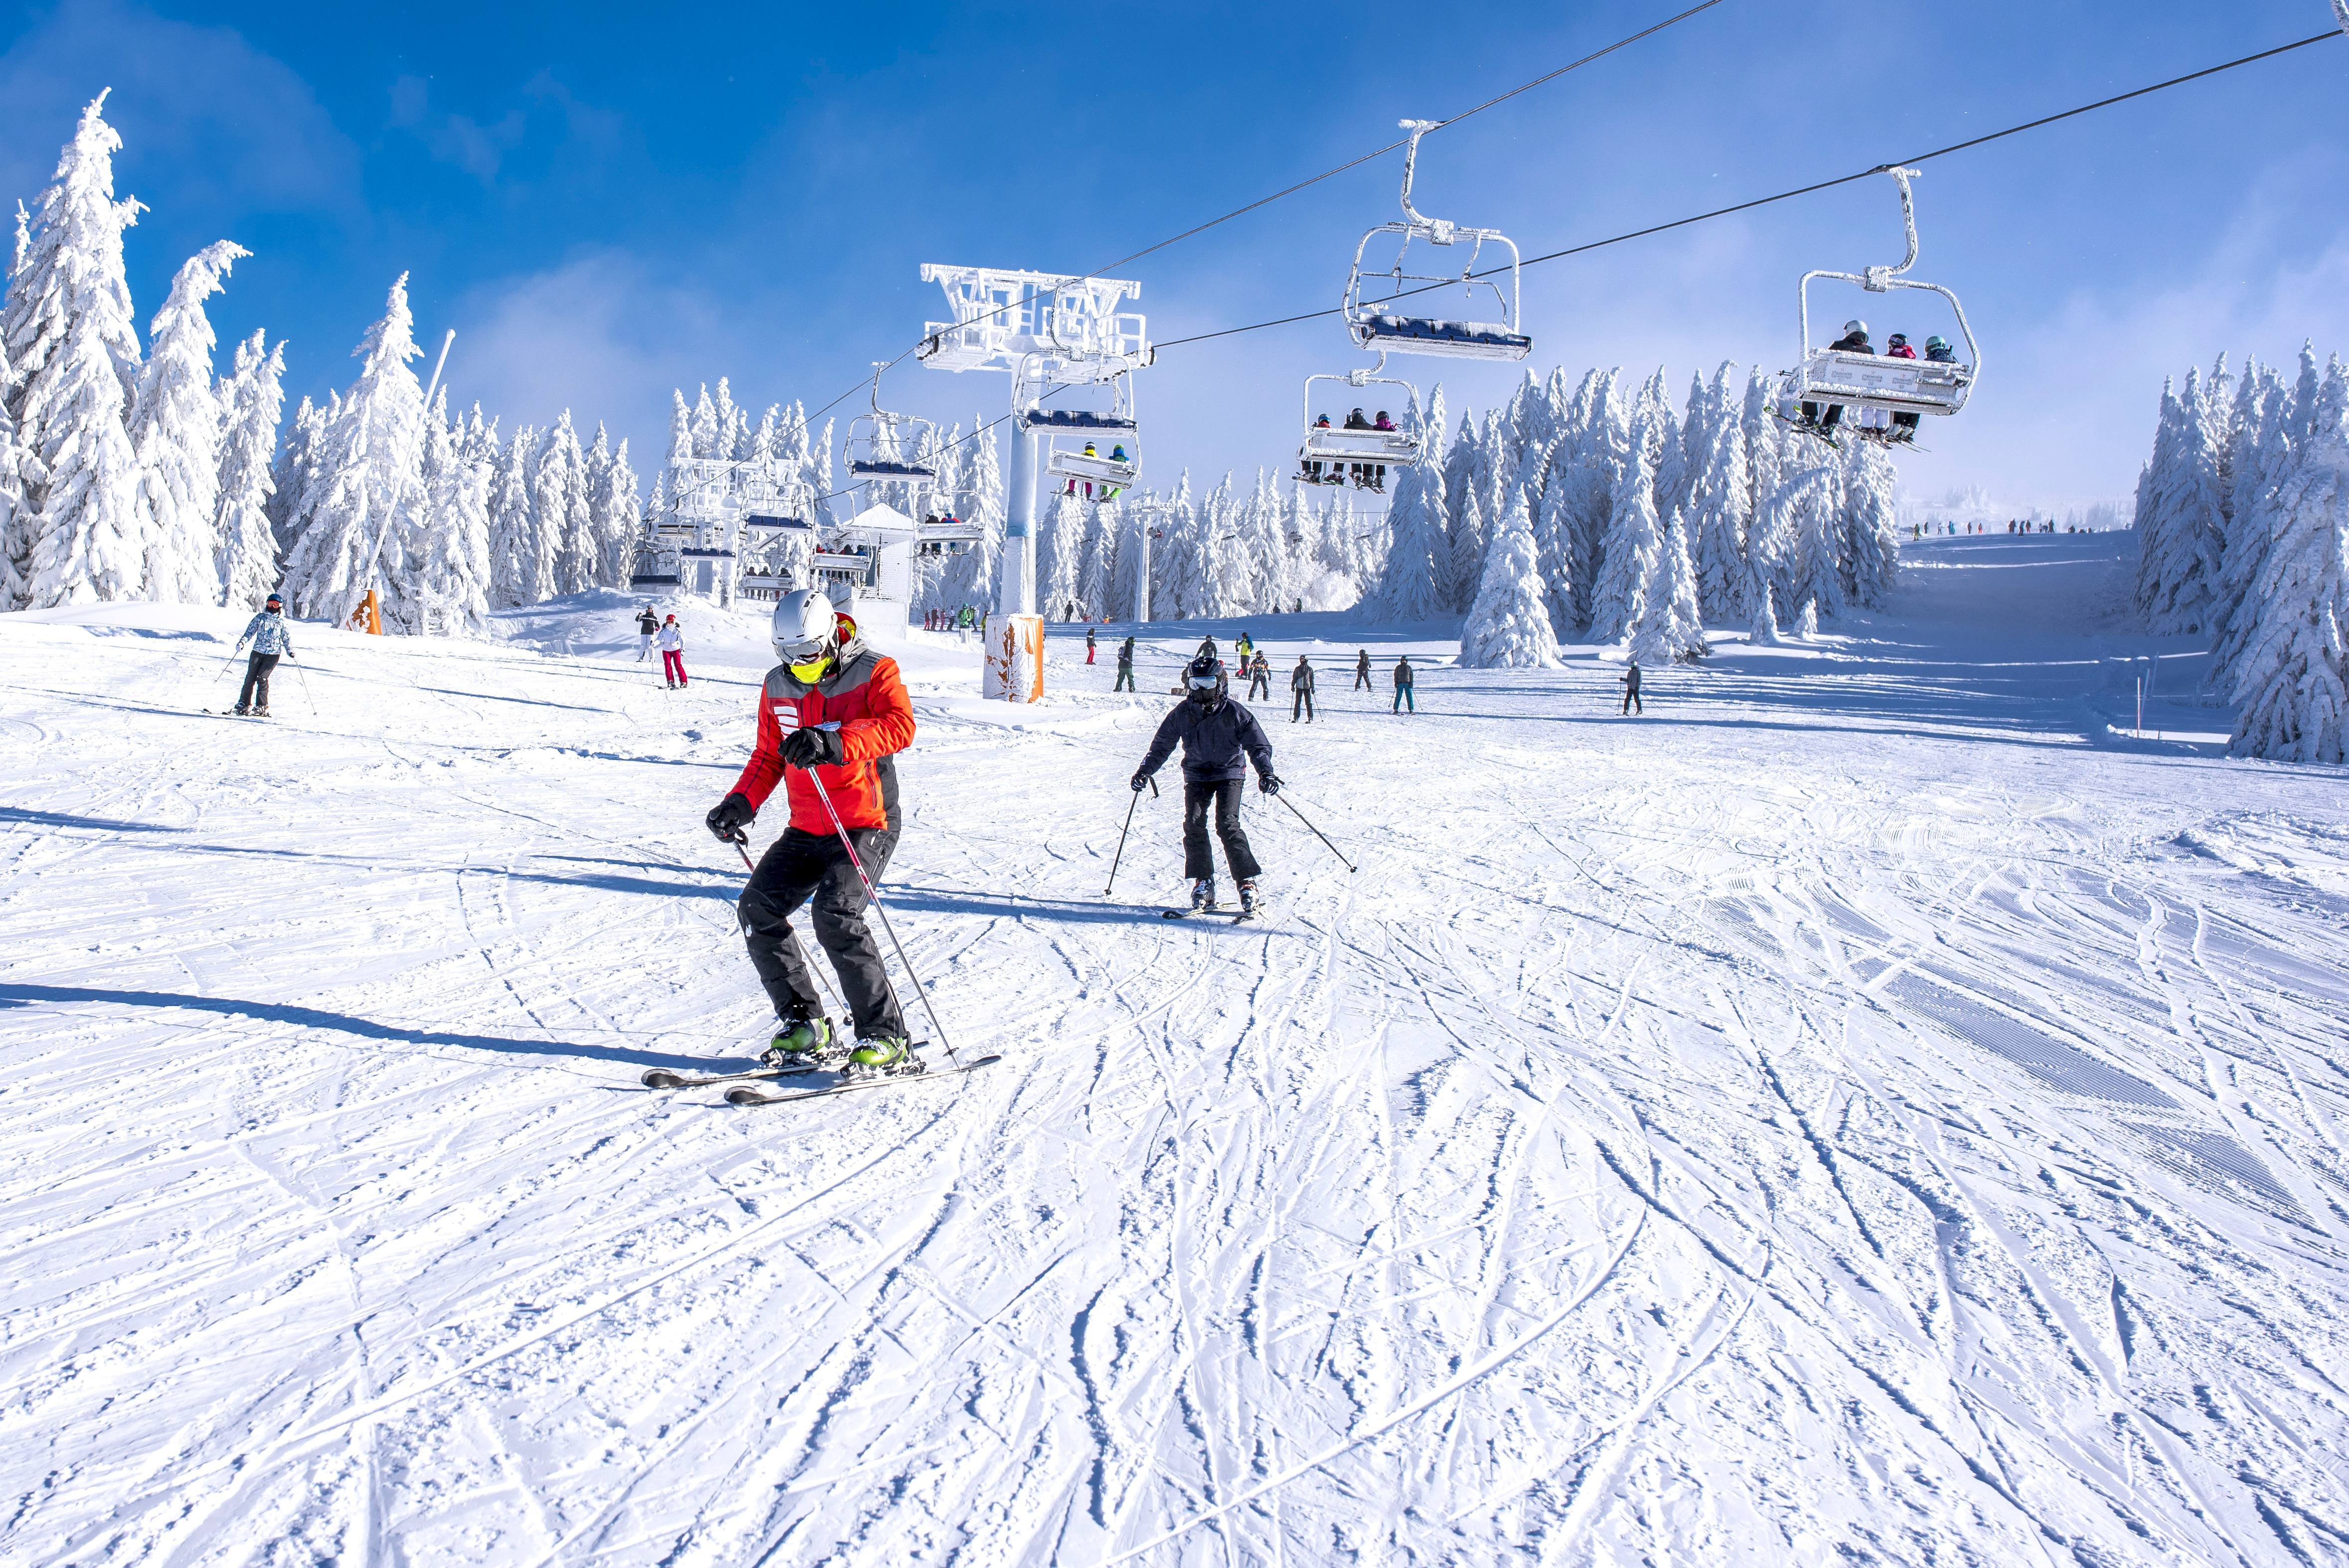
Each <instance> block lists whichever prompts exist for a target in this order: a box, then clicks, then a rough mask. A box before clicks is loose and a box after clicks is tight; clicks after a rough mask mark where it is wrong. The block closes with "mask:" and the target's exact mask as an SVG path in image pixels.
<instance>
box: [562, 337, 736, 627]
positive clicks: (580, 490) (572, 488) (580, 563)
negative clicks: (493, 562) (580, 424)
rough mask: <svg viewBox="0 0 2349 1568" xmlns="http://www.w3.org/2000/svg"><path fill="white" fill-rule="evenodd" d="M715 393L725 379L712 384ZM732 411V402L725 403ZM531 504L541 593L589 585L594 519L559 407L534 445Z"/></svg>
mask: <svg viewBox="0 0 2349 1568" xmlns="http://www.w3.org/2000/svg"><path fill="white" fill-rule="evenodd" d="M718 387H719V392H721V393H723V392H724V391H725V389H726V383H725V382H724V381H723V380H720V381H719V384H718ZM728 411H729V412H731V411H732V405H731V404H729V405H728ZM531 504H532V508H533V510H534V511H536V512H537V514H538V528H539V539H538V552H539V560H540V562H542V571H543V573H546V575H545V576H544V577H543V579H542V583H543V587H544V589H545V591H544V592H542V593H540V594H539V597H540V598H542V599H546V598H552V597H554V595H555V594H557V593H582V592H584V591H585V590H586V589H588V588H591V587H593V586H595V563H596V561H597V559H598V557H599V555H600V553H601V552H599V551H598V549H597V547H596V539H595V516H594V514H593V513H592V512H590V511H588V508H587V455H586V454H585V452H583V451H581V450H580V449H579V432H578V430H577V429H576V428H574V426H573V425H572V423H571V410H570V409H568V408H565V409H564V410H563V414H562V416H561V418H557V419H556V420H555V421H554V429H552V430H550V431H548V432H547V437H546V440H545V442H544V444H543V445H542V446H541V447H540V449H539V454H538V469H537V472H536V473H534V474H533V476H532V479H531Z"/></svg>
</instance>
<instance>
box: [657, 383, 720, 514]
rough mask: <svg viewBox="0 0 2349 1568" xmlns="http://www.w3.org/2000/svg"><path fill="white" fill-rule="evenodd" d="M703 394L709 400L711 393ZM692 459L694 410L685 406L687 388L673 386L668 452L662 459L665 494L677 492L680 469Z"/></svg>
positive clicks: (670, 392)
mask: <svg viewBox="0 0 2349 1568" xmlns="http://www.w3.org/2000/svg"><path fill="white" fill-rule="evenodd" d="M702 396H703V397H704V399H705V400H707V398H708V397H709V394H708V393H707V392H706V391H705V392H704V393H703V395H702ZM691 461H693V411H692V410H691V409H690V408H688V407H686V406H685V389H684V388H683V387H671V388H670V389H669V409H668V453H667V456H666V457H665V458H664V459H662V462H661V471H660V484H661V493H662V494H663V495H675V494H676V493H677V486H678V470H679V469H682V468H684V467H685V465H686V464H688V463H689V462H691Z"/></svg>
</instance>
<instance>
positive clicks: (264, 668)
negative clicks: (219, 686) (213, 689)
mask: <svg viewBox="0 0 2349 1568" xmlns="http://www.w3.org/2000/svg"><path fill="white" fill-rule="evenodd" d="M276 667H277V655H275V654H264V653H262V652H261V651H260V650H258V649H255V650H254V655H253V657H252V658H251V659H250V660H249V661H247V663H246V664H245V666H244V689H243V691H241V692H238V693H237V694H236V706H237V707H245V708H251V707H268V706H269V672H270V671H272V670H274V669H275V668H276ZM256 695H257V696H259V698H260V700H259V701H255V700H254V697H255V696H256ZM212 700H213V701H215V702H217V701H219V700H220V699H219V698H218V697H214V698H213V699H212Z"/></svg>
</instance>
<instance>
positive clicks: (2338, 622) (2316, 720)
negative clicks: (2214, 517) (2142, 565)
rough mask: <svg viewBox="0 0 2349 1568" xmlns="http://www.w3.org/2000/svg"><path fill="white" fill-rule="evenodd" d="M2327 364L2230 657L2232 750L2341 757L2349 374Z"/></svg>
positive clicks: (2344, 736) (2346, 675)
mask: <svg viewBox="0 0 2349 1568" xmlns="http://www.w3.org/2000/svg"><path fill="white" fill-rule="evenodd" d="M2333 369H2334V372H2335V374H2334V375H2333V377H2328V378H2327V384H2328V389H2329V390H2331V391H2332V392H2333V396H2331V397H2324V396H2320V397H2318V398H2317V399H2316V402H2317V407H2316V408H2314V409H2313V410H2312V418H2311V420H2310V426H2311V428H2310V431H2309V434H2308V435H2307V436H2306V438H2304V439H2303V440H2302V441H2301V442H2300V443H2299V446H2298V449H2297V450H2296V451H2295V452H2294V453H2293V455H2292V458H2291V459H2289V461H2288V462H2287V463H2286V465H2285V467H2284V469H2283V472H2282V475H2281V477H2280V478H2279V480H2278V481H2277V483H2276V486H2275V489H2274V491H2273V494H2272V497H2271V501H2270V503H2269V504H2270V506H2271V509H2272V512H2273V516H2274V527H2275V533H2274V538H2273V541H2272V542H2271V544H2270V546H2269V549H2268V552H2267V561H2266V563H2265V564H2264V566H2263V567H2262V568H2261V573H2260V579H2259V582H2258V583H2256V584H2254V586H2253V588H2252V596H2253V598H2254V599H2255V601H2256V603H2258V604H2259V607H2260V617H2259V623H2258V626H2257V628H2256V629H2255V630H2254V631H2253V632H2252V634H2251V638H2250V641H2249V644H2248V645H2247V646H2246V647H2245V649H2244V650H2243V654H2242V657H2241V658H2240V661H2239V663H2238V665H2237V670H2238V674H2237V676H2236V683H2235V695H2236V698H2237V700H2238V701H2240V703H2241V705H2242V707H2241V712H2240V715H2239V716H2238V717H2237V718H2236V721H2235V739H2234V745H2233V748H2232V749H2233V751H2234V754H2235V755H2236V756H2238V757H2266V758H2273V759H2275V760H2278V761H2288V762H2331V763H2338V762H2342V761H2344V760H2349V755H2344V748H2349V648H2345V647H2344V636H2349V380H2344V378H2343V377H2341V376H2340V374H2339V371H2340V362H2339V361H2338V360H2335V361H2334V362H2333Z"/></svg>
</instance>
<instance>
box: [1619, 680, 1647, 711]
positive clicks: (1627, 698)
mask: <svg viewBox="0 0 2349 1568" xmlns="http://www.w3.org/2000/svg"><path fill="white" fill-rule="evenodd" d="M1634 710H1636V711H1638V712H1639V713H1640V715H1642V716H1643V717H1644V716H1645V715H1646V713H1647V711H1648V710H1647V709H1646V708H1645V707H1641V706H1640V688H1639V687H1638V686H1625V687H1624V688H1623V711H1624V712H1625V713H1630V712H1633V711H1634Z"/></svg>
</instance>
